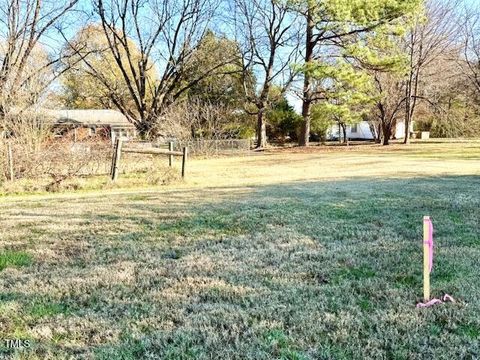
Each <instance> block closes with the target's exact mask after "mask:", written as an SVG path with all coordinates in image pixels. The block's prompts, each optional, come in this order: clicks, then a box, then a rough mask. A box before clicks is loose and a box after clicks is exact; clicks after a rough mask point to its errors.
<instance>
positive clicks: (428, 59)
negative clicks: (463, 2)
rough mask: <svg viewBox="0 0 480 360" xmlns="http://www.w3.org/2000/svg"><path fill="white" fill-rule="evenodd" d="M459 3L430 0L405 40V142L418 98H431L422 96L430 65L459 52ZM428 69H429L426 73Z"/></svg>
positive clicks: (408, 136) (430, 73)
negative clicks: (457, 10)
mask: <svg viewBox="0 0 480 360" xmlns="http://www.w3.org/2000/svg"><path fill="white" fill-rule="evenodd" d="M459 3H460V2H459V1H458V0H454V1H450V2H448V3H445V2H443V1H439V0H429V1H427V3H426V11H425V15H423V14H420V15H418V16H417V17H416V19H415V24H414V26H413V27H412V29H411V30H410V31H409V32H408V33H407V35H406V37H405V39H404V40H405V41H404V47H405V51H406V53H407V54H408V63H409V66H408V73H407V78H406V80H405V114H404V117H405V136H404V143H405V144H407V143H409V141H410V124H411V123H412V121H413V116H414V112H415V108H416V105H417V102H418V100H421V99H425V100H428V99H426V98H425V96H423V95H421V84H422V83H426V82H428V81H429V79H428V76H430V77H431V76H433V75H434V74H433V72H432V71H431V65H432V64H433V63H434V62H435V61H436V60H437V59H439V58H440V57H443V58H447V57H450V58H452V56H455V54H456V48H455V38H456V35H457V34H458V31H459V21H458V19H457V13H456V9H457V8H458V6H459ZM427 68H429V70H430V71H428V72H426V71H425V70H426V69H427ZM438 70H439V71H441V70H440V69H437V71H438Z"/></svg>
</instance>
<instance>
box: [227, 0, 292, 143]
mask: <svg viewBox="0 0 480 360" xmlns="http://www.w3.org/2000/svg"><path fill="white" fill-rule="evenodd" d="M235 5H236V6H235V8H236V11H235V15H236V17H235V24H236V29H235V30H236V33H237V35H238V38H239V39H238V40H239V43H240V46H241V50H242V64H243V84H244V90H245V95H246V98H247V101H248V102H249V103H251V104H253V106H254V108H255V111H254V112H253V113H254V114H255V115H256V117H257V125H256V138H257V148H263V147H265V146H266V145H267V134H266V122H265V112H266V110H267V109H268V108H269V107H270V105H271V100H272V99H271V89H272V86H274V85H275V87H276V89H277V90H279V91H280V95H283V94H284V93H285V91H287V89H288V88H289V86H290V84H291V83H292V80H293V78H294V76H295V71H294V69H293V67H292V66H291V65H292V64H293V63H295V62H296V61H297V60H298V55H299V53H300V52H299V45H300V44H299V38H300V35H299V29H298V28H296V24H297V20H298V17H297V15H296V14H294V13H291V12H290V9H289V7H288V5H287V3H286V2H284V1H277V0H236V1H235ZM252 75H253V76H254V77H255V78H256V80H257V81H259V86H258V88H255V86H252V84H251V81H252ZM277 95H278V94H277Z"/></svg>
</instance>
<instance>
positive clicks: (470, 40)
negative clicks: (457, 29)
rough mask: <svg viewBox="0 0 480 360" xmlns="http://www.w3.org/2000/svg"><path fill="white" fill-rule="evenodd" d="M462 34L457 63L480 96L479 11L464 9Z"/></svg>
mask: <svg viewBox="0 0 480 360" xmlns="http://www.w3.org/2000/svg"><path fill="white" fill-rule="evenodd" d="M462 33H463V34H462V41H463V56H462V57H461V58H460V60H459V63H460V66H461V68H462V69H463V70H464V73H465V75H466V77H467V78H468V79H469V81H470V82H471V83H472V85H473V86H474V87H475V89H476V92H477V94H478V96H480V9H478V8H477V9H475V8H466V9H465V21H464V24H463V31H462Z"/></svg>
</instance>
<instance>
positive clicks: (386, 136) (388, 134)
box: [382, 123, 392, 145]
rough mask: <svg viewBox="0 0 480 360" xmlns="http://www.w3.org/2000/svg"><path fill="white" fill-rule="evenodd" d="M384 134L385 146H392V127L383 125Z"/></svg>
mask: <svg viewBox="0 0 480 360" xmlns="http://www.w3.org/2000/svg"><path fill="white" fill-rule="evenodd" d="M382 132H383V145H389V144H390V137H391V136H392V125H391V124H388V125H387V124H385V123H384V124H383V125H382Z"/></svg>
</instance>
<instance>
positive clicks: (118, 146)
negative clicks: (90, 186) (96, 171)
mask: <svg viewBox="0 0 480 360" xmlns="http://www.w3.org/2000/svg"><path fill="white" fill-rule="evenodd" d="M121 155H122V139H121V138H117V139H116V140H115V148H114V150H113V158H112V174H111V175H112V181H116V180H117V179H118V170H119V166H120V157H121Z"/></svg>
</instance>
